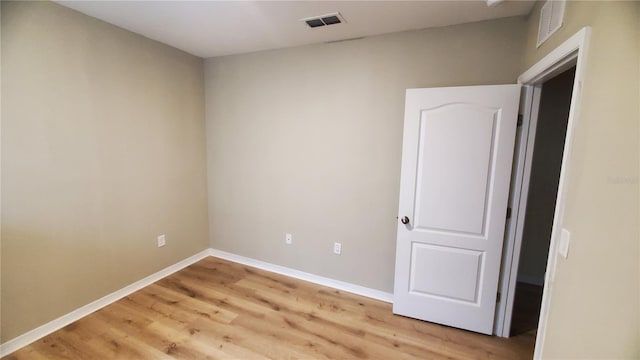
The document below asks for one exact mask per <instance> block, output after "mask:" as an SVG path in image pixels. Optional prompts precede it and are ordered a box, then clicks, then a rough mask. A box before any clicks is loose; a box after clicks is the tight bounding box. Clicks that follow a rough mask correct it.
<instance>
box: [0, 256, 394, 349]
mask: <svg viewBox="0 0 640 360" xmlns="http://www.w3.org/2000/svg"><path fill="white" fill-rule="evenodd" d="M207 256H214V257H217V258H221V259H225V260H229V261H233V262H236V263H239V264H243V265H247V266H252V267H255V268H258V269H262V270H266V271H271V272H274V273H277V274H281V275H285V276H289V277H292V278H296V279H300V280H304V281H308V282H312V283H315V284H318V285H323V286H328V287H331V288H334V289H338V290H342V291H346V292H350V293H353V294H357V295H362V296H366V297H370V298H373V299H377V300H381V301H384V302H388V303H391V302H393V294H391V293H387V292H384V291H380V290H375V289H371V288H367V287H364V286H360V285H354V284H350V283H347V282H344V281H339V280H333V279H329V278H326V277H323V276H318V275H314V274H310V273H306V272H303V271H299V270H295V269H291V268H287V267H284V266H280V265H275V264H271V263H268V262H264V261H260V260H255V259H251V258H248V257H244V256H240V255H235V254H232V253H228V252H225V251H221V250H216V249H205V250H203V251H201V252H199V253H197V254H195V255H193V256H190V257H188V258H186V259H184V260H182V261H180V262H178V263H176V264H173V265H171V266H169V267H166V268H164V269H162V270H160V271H158V272H156V273H154V274H152V275H149V276H147V277H146V278H144V279H142V280H139V281H136V282H134V283H133V284H131V285H128V286H125V287H124V288H122V289H120V290H117V291H115V292H113V293H111V294H109V295H106V296H104V297H102V298H100V299H98V300H96V301H94V302H92V303H89V304H87V305H84V306H82V307H80V308H78V309H76V310H73V311H72V312H70V313H68V314H65V315H63V316H61V317H59V318H57V319H55V320H52V321H50V322H48V323H46V324H44V325H42V326H39V327H37V328H35V329H33V330H31V331H29V332H26V333H24V334H22V335H20V336H18V337H16V338H13V339H11V340H9V341H7V342H5V343H4V344H0V357H4V356H7V355H9V354H11V353H13V352H14V351H16V350H18V349H20V348H22V347H25V346H27V345H29V344H31V343H32V342H34V341H37V340H39V339H41V338H43V337H45V336H47V335H49V334H51V333H53V332H55V331H57V330H60V329H62V328H63V327H65V326H67V325H69V324H71V323H72V322H74V321H77V320H80V319H81V318H83V317H85V316H87V315H89V314H91V313H92V312H95V311H97V310H100V309H102V308H103V307H105V306H107V305H109V304H111V303H114V302H116V301H118V300H120V299H122V298H123V297H125V296H127V295H130V294H132V293H134V292H136V291H138V290H140V289H142V288H144V287H146V286H149V285H151V284H153V283H154V282H156V281H158V280H160V279H162V278H164V277H167V276H169V275H171V274H173V273H175V272H177V271H179V270H182V269H184V268H185V267H187V266H189V265H191V264H194V263H196V262H198V261H200V260H202V259H204V258H206V257H207Z"/></svg>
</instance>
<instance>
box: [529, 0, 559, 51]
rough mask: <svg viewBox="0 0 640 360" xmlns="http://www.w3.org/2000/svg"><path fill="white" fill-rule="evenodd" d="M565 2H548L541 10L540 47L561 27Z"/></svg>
mask: <svg viewBox="0 0 640 360" xmlns="http://www.w3.org/2000/svg"><path fill="white" fill-rule="evenodd" d="M564 7H565V0H553V1H552V0H548V1H547V2H546V3H545V4H544V5H543V6H542V9H540V24H539V25H538V43H537V45H536V47H539V46H540V45H542V43H544V42H545V41H547V39H548V38H549V37H550V36H551V35H553V33H555V32H556V31H557V30H558V29H560V26H562V20H563V18H564Z"/></svg>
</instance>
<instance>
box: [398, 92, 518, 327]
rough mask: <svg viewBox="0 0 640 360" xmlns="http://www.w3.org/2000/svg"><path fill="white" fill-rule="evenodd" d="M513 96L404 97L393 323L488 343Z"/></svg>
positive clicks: (515, 94) (506, 191)
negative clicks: (445, 328) (400, 320)
mask: <svg viewBox="0 0 640 360" xmlns="http://www.w3.org/2000/svg"><path fill="white" fill-rule="evenodd" d="M519 96H520V85H496V86H470V87H450V88H433V89H409V90H407V94H406V107H405V119H404V139H403V148H402V168H401V179H400V209H399V213H398V215H399V216H398V217H399V221H398V238H397V249H396V270H395V271H396V272H395V289H394V300H393V312H394V313H396V314H400V315H404V316H409V317H413V318H418V319H422V320H426V321H431V322H435V323H440V324H445V325H449V326H454V327H458V328H462V329H467V330H471V331H477V332H481V333H485V334H491V333H492V330H493V317H494V311H495V307H496V295H497V288H498V277H499V273H500V256H501V254H502V240H503V236H504V229H505V219H506V211H507V200H508V195H509V180H510V176H511V163H512V160H513V147H514V140H515V134H516V125H517V118H518V101H519ZM405 223H406V224H405Z"/></svg>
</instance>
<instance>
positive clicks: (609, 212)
mask: <svg viewBox="0 0 640 360" xmlns="http://www.w3.org/2000/svg"><path fill="white" fill-rule="evenodd" d="M540 6H541V4H538V5H537V6H536V8H535V9H534V11H533V15H532V16H531V19H530V20H529V30H528V32H529V35H528V41H527V46H526V51H525V63H524V64H523V65H524V66H523V68H522V70H525V69H526V68H528V67H529V66H531V65H533V64H534V63H535V62H536V61H538V60H539V59H541V58H542V57H543V56H544V55H546V54H547V53H548V52H549V51H550V50H552V49H554V48H555V47H556V46H558V45H559V44H560V43H561V42H562V41H564V40H566V39H567V38H568V37H569V36H571V35H572V34H574V33H576V32H577V31H578V30H579V29H580V28H582V27H583V26H591V27H592V31H593V32H592V37H591V43H590V49H589V55H588V57H587V65H586V74H585V79H584V84H583V98H582V102H581V106H580V108H579V112H580V115H579V118H578V121H577V126H576V129H575V141H574V144H573V145H574V148H573V157H572V160H571V163H570V164H569V169H570V170H569V171H570V174H569V179H568V189H569V190H568V194H567V204H566V211H565V221H564V224H563V226H564V227H566V228H567V229H569V230H570V231H571V234H572V238H571V248H570V250H569V258H568V259H566V260H565V259H562V258H560V259H559V260H558V267H557V273H556V279H555V283H554V284H553V285H552V292H551V294H552V298H551V306H550V316H549V323H548V327H547V332H546V338H545V342H544V344H545V346H544V353H543V356H544V358H549V359H557V358H563V359H564V358H580V359H583V358H638V357H640V331H639V326H640V321H639V320H640V314H639V311H640V294H639V286H638V285H639V279H638V278H639V272H638V253H639V249H638V244H639V232H638V231H639V230H638V216H639V215H638V212H639V211H638V196H639V194H638V193H639V191H638V190H639V189H638V187H639V186H638V174H639V167H638V158H639V147H638V130H639V124H640V111H639V110H640V109H639V108H638V99H639V96H640V94H639V93H640V88H639V84H640V83H639V82H638V79H639V76H640V75H639V68H638V64H639V62H640V47H639V46H638V44H639V43H638V38H637V37H638V36H639V35H638V26H640V3H637V2H573V1H571V2H567V8H566V13H565V25H564V27H563V28H561V29H560V30H559V31H558V33H556V34H554V35H553V36H552V37H551V38H550V39H549V40H548V42H547V43H545V44H543V45H542V46H541V47H540V48H538V49H537V50H536V47H535V41H536V32H537V24H538V16H539V11H540Z"/></svg>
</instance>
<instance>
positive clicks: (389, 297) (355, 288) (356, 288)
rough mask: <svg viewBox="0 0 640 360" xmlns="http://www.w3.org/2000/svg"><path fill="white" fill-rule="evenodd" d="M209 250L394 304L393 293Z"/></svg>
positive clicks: (219, 255)
mask: <svg viewBox="0 0 640 360" xmlns="http://www.w3.org/2000/svg"><path fill="white" fill-rule="evenodd" d="M209 250H210V253H209V254H210V255H211V256H214V257H217V258H220V259H225V260H229V261H233V262H236V263H239V264H243V265H247V266H252V267H255V268H258V269H262V270H266V271H270V272H274V273H277V274H281V275H285V276H289V277H292V278H295V279H300V280H304V281H308V282H311V283H314V284H318V285H323V286H328V287H331V288H334V289H338V290H342V291H346V292H350V293H353V294H357V295H362V296H366V297H369V298H373V299H376V300H380V301H384V302H388V303H391V302H393V294H392V293H388V292H384V291H380V290H376V289H371V288H368V287H364V286H360V285H354V284H351V283H348V282H344V281H339V280H334V279H330V278H326V277H324V276H318V275H314V274H310V273H307V272H304V271H300V270H295V269H291V268H288V267H284V266H280V265H275V264H271V263H268V262H264V261H260V260H255V259H252V258H248V257H244V256H240V255H236V254H232V253H228V252H226V251H222V250H216V249H209Z"/></svg>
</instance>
